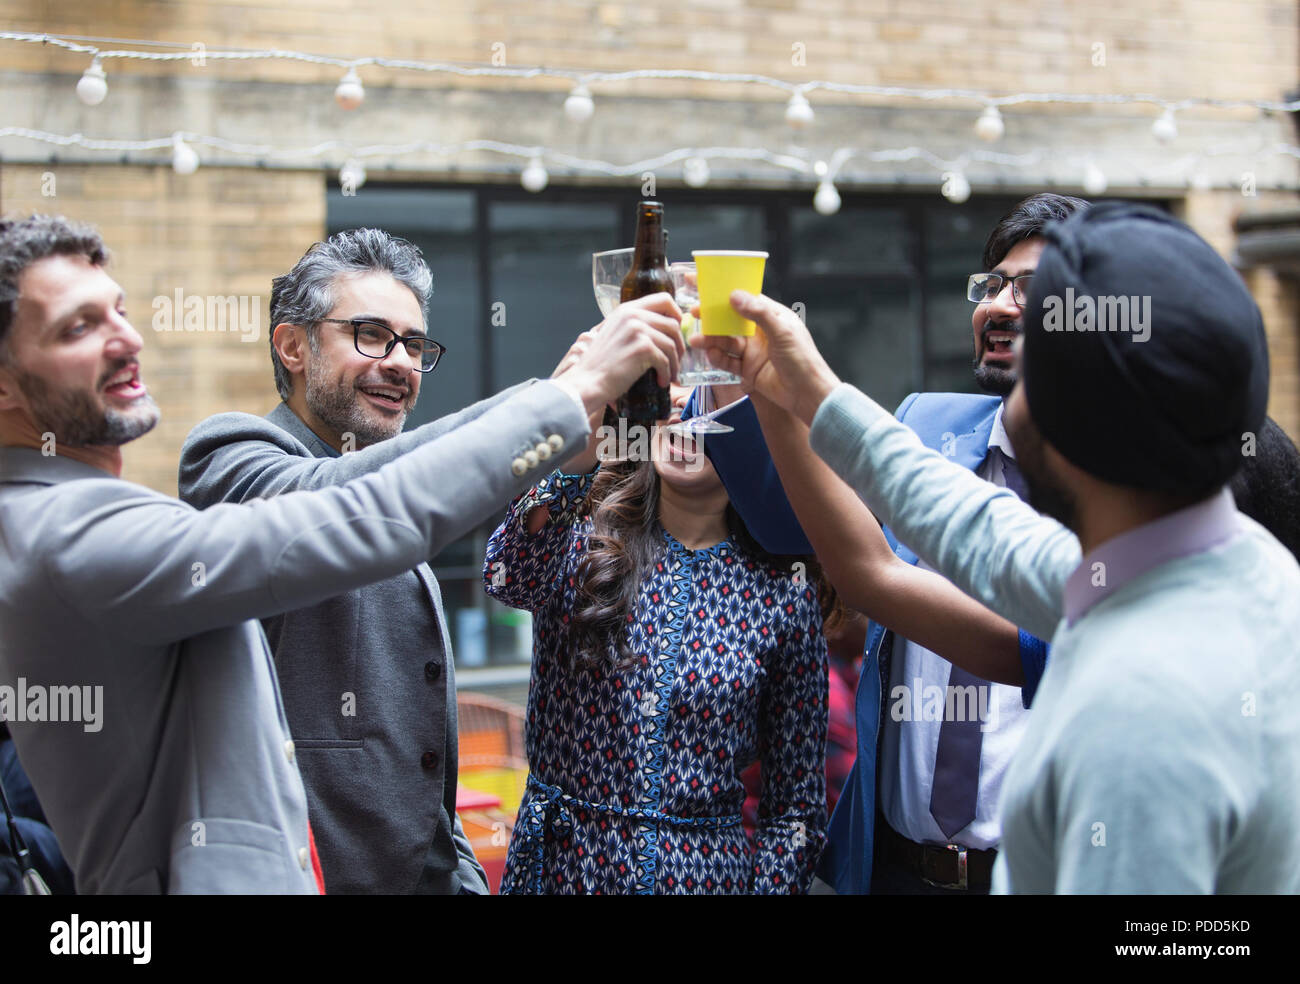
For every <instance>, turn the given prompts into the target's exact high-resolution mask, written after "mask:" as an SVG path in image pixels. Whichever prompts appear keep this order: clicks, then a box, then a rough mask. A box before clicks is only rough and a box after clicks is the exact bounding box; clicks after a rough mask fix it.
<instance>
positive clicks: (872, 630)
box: [684, 393, 1001, 894]
mask: <svg viewBox="0 0 1300 984" xmlns="http://www.w3.org/2000/svg"><path fill="white" fill-rule="evenodd" d="M692 399H694V397H692ZM1000 403H1001V399H1000V398H999V397H996V396H983V395H978V394H968V393H913V394H912V395H911V396H909V397H907V399H905V400H904V401H903V402H902V404H901V405H900V406H899V408H898V412H897V413H896V414H895V416H896V417H897V418H898V419H899V420H901V421H902V422H903V423H905V424H907V425H908V426H909V427H911V428H912V430H914V431H915V432H916V433H917V436H918V437H920V439H921V441H922V443H924V444H925V445H926V447H929V448H932V449H934V450H936V451H939V452H940V453H941V454H946V455H948V456H949V457H951V458H952V459H953V460H954V461H956V462H957V463H958V464H961V465H964V466H965V467H967V468H969V469H971V470H972V471H974V470H976V469H978V468H979V467H980V465H981V464H982V463H983V462H984V459H985V457H986V456H987V455H988V451H989V437H990V435H991V434H992V433H993V420H994V418H995V417H996V416H997V409H998V405H999V404H1000ZM685 415H686V414H684V416H685ZM720 419H722V420H724V421H725V422H726V423H728V424H730V425H731V426H732V427H734V428H735V431H734V432H733V433H732V434H724V435H717V436H710V437H708V438H707V439H706V440H705V442H704V448H705V453H706V454H708V456H709V458H710V460H712V462H713V466H714V468H716V469H717V471H718V474H719V475H720V476H721V478H722V481H723V484H724V485H725V486H726V487H727V493H728V495H729V496H730V497H731V502H732V505H734V506H735V507H736V510H737V512H739V513H740V516H741V518H742V519H743V520H744V521H745V525H746V526H747V527H748V528H749V531H750V533H751V534H753V535H754V537H755V538H756V539H757V540H758V542H759V543H760V544H762V546H763V547H764V548H766V549H768V550H771V551H772V552H774V553H811V552H812V545H811V544H809V542H808V539H807V537H806V536H805V535H804V533H803V530H802V529H801V528H800V527H799V524H798V521H797V520H796V519H795V517H794V510H793V508H791V506H790V502H789V500H788V499H787V498H786V496H785V491H784V489H783V488H782V487H781V481H780V478H779V477H778V476H777V474H776V468H775V466H774V465H773V464H772V459H771V456H770V455H769V454H768V453H767V445H766V444H765V443H764V441H763V436H762V431H761V430H760V429H759V426H758V418H757V416H756V415H755V413H754V409H753V407H752V406H751V404H750V403H749V401H748V400H746V401H745V402H744V403H741V404H739V405H738V406H736V407H734V408H732V409H730V410H728V411H726V412H725V413H723V414H721V415H720ZM884 532H885V538H886V539H887V540H888V541H889V545H890V547H892V548H893V550H894V552H895V553H896V554H897V555H898V556H899V557H901V558H902V559H903V560H904V561H906V562H907V563H909V564H915V563H916V560H917V557H916V554H915V553H913V552H912V551H911V550H910V549H908V548H907V547H906V546H903V545H902V544H900V543H899V542H898V541H897V540H896V539H895V538H894V535H893V533H892V532H890V530H889V529H888V528H886V529H885V531H884ZM892 649H893V633H892V632H888V631H887V630H886V629H885V627H884V626H883V625H880V624H879V623H878V622H874V621H873V622H871V623H870V625H869V626H868V629H867V643H866V649H865V651H864V654H863V663H862V674H861V676H860V677H859V679H858V694H857V731H858V755H857V760H856V761H855V762H854V764H853V771H852V772H851V773H850V774H849V778H848V780H847V781H846V782H845V785H844V789H843V791H842V792H841V793H840V799H839V802H838V803H837V804H836V806H835V812H834V814H833V815H832V816H831V822H830V830H829V836H828V840H827V845H826V850H825V852H824V853H823V854H822V860H821V864H820V866H819V869H818V875H819V877H821V878H822V879H823V880H824V881H826V882H827V883H829V884H830V885H831V886H832V887H833V888H834V889H835V890H836V891H837V892H839V893H841V894H847V893H852V894H865V893H866V892H868V891H869V890H870V888H871V854H872V843H873V832H874V824H875V817H876V748H877V746H878V744H879V739H880V727H881V723H882V722H883V721H884V699H885V695H886V694H887V693H888V691H889V659H890V656H891V654H892Z"/></svg>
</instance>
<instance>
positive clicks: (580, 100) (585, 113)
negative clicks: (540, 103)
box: [564, 83, 596, 123]
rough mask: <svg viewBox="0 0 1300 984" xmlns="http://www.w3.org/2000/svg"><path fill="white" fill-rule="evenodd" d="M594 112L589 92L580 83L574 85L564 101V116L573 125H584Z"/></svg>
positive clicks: (594, 107)
mask: <svg viewBox="0 0 1300 984" xmlns="http://www.w3.org/2000/svg"><path fill="white" fill-rule="evenodd" d="M595 111H596V104H595V102H593V101H592V98H591V90H590V89H588V88H587V87H586V86H585V85H582V84H581V83H579V84H578V85H575V86H574V87H573V89H572V91H571V92H570V93H569V96H568V98H567V99H565V100H564V115H565V116H567V117H568V118H569V119H570V120H572V121H573V122H574V123H586V122H587V120H589V119H591V114H592V113H594V112H595Z"/></svg>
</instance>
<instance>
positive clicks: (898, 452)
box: [698, 291, 1080, 639]
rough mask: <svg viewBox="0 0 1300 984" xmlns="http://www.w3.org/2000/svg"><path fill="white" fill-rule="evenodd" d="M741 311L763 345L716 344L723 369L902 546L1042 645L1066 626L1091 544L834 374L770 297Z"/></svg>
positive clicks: (708, 343) (737, 294)
mask: <svg viewBox="0 0 1300 984" xmlns="http://www.w3.org/2000/svg"><path fill="white" fill-rule="evenodd" d="M731 304H732V306H733V307H734V308H735V309H736V310H737V311H739V312H740V313H741V314H743V315H745V316H746V317H748V318H752V319H753V320H754V321H755V322H756V323H757V324H758V326H759V329H760V330H759V331H758V333H757V334H756V335H755V336H754V337H752V338H722V337H716V336H711V337H705V338H702V339H700V341H699V343H698V344H699V345H700V347H704V348H708V349H709V350H710V358H711V359H716V360H717V361H718V362H722V361H724V359H726V358H727V357H728V356H729V357H730V358H732V359H734V358H735V357H736V356H739V357H740V359H741V368H740V374H741V376H742V377H743V378H744V381H745V382H744V385H745V388H746V389H747V390H748V391H749V392H750V394H751V396H752V395H753V394H755V393H758V394H761V395H762V396H764V397H767V398H768V399H769V400H772V401H773V402H775V403H777V404H779V405H780V406H782V407H784V408H785V409H786V410H788V411H791V412H792V413H794V414H795V416H797V417H798V418H800V419H801V420H802V421H804V422H805V423H807V424H809V425H810V426H811V432H810V435H809V441H810V444H811V446H812V449H813V450H814V451H816V452H817V454H818V455H820V456H821V457H822V458H823V459H824V460H825V461H826V463H827V464H829V465H830V466H831V468H832V470H834V471H835V473H836V474H838V475H839V476H840V477H841V478H842V479H844V481H845V482H846V483H847V484H848V485H849V487H850V488H852V489H853V491H854V492H856V493H857V494H858V496H859V497H860V498H861V499H862V500H863V501H864V502H865V503H866V504H867V506H869V507H870V508H871V509H872V511H873V512H875V514H876V515H877V516H878V517H880V519H881V521H882V522H884V523H885V525H887V526H888V527H889V528H890V529H891V530H892V531H893V532H894V535H895V536H897V537H898V539H899V540H901V541H902V542H904V543H906V544H907V545H908V546H909V547H911V548H912V549H913V550H915V551H916V553H917V554H918V555H919V556H921V557H923V558H924V559H925V560H926V561H927V562H928V563H929V564H930V566H932V567H934V568H935V569H936V570H938V571H939V572H940V573H942V574H943V575H944V576H945V577H947V578H948V579H949V580H950V581H952V582H953V583H954V584H956V585H957V587H959V588H961V589H962V590H963V591H965V592H966V593H967V594H969V595H972V596H973V597H975V598H977V599H979V600H980V601H982V602H984V604H986V605H988V606H989V607H990V608H992V609H993V610H994V611H995V612H997V613H998V614H1000V615H1002V616H1004V617H1005V618H1008V619H1010V620H1011V621H1012V622H1014V623H1016V624H1017V625H1020V626H1021V627H1023V628H1025V629H1027V630H1028V631H1029V632H1030V633H1032V634H1033V635H1035V636H1037V637H1038V638H1040V639H1050V638H1051V636H1052V635H1053V634H1054V632H1055V631H1056V626H1057V624H1058V623H1059V622H1060V619H1061V607H1062V600H1061V595H1062V591H1063V589H1064V585H1065V580H1066V578H1067V577H1068V576H1069V575H1070V573H1071V572H1072V571H1073V570H1074V568H1075V567H1077V566H1078V564H1079V560H1080V553H1079V541H1078V540H1077V539H1076V538H1075V537H1074V535H1073V534H1072V533H1071V532H1070V531H1069V530H1067V529H1066V528H1065V527H1064V526H1062V525H1061V524H1060V523H1057V522H1056V521H1055V520H1052V519H1048V518H1047V517H1044V516H1041V515H1039V514H1038V513H1037V512H1036V511H1035V510H1034V509H1033V508H1032V507H1030V506H1029V505H1027V504H1025V503H1023V502H1021V501H1020V500H1019V499H1018V498H1016V496H1015V494H1014V493H1012V492H1009V491H1007V490H1005V489H998V488H996V487H994V486H992V485H990V484H989V483H988V482H985V481H984V480H983V479H981V478H978V477H977V476H975V475H974V474H973V473H971V472H969V471H967V470H966V469H965V468H963V467H961V466H960V465H958V464H956V463H954V462H951V461H949V460H947V459H946V458H944V457H943V456H942V455H940V454H937V453H935V452H933V451H930V450H928V449H926V448H925V447H924V446H923V445H922V444H921V443H920V441H919V440H918V439H917V437H916V435H915V434H914V433H913V432H912V431H911V430H910V429H909V428H908V427H906V426H904V425H903V424H901V423H899V422H898V421H896V420H895V419H894V418H893V416H892V415H891V414H890V413H889V412H888V411H886V410H884V409H883V408H882V407H880V406H879V405H878V404H876V403H875V402H874V401H872V400H871V399H870V398H868V397H867V396H865V395H864V394H862V393H860V392H859V391H858V390H856V389H854V388H853V387H852V386H850V385H848V384H847V383H841V382H840V380H839V377H837V376H836V375H835V373H834V372H833V371H832V370H831V368H830V366H828V365H827V364H826V360H825V359H823V358H822V356H821V353H820V352H818V351H817V346H816V345H815V344H814V343H813V340H812V336H811V335H810V334H809V333H808V329H807V327H806V326H805V325H804V324H803V322H802V321H801V320H800V319H799V318H798V316H796V315H795V314H794V312H793V311H791V310H790V309H789V308H787V307H784V306H782V305H780V304H778V303H776V302H775V301H773V300H771V299H770V298H767V297H763V296H762V295H751V294H746V293H745V292H743V291H734V292H733V293H732V295H731Z"/></svg>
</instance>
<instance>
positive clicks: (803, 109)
mask: <svg viewBox="0 0 1300 984" xmlns="http://www.w3.org/2000/svg"><path fill="white" fill-rule="evenodd" d="M816 116H817V114H816V113H814V112H813V108H812V106H810V105H809V104H808V97H807V96H805V95H804V94H803V93H802V92H800V91H799V90H798V89H795V90H794V92H792V93H790V101H789V102H788V103H786V106H785V121H786V122H787V123H789V124H790V125H791V126H792V127H794V128H795V129H796V130H801V129H803V128H804V127H806V126H811V125H812V121H813V120H814V119H815V118H816Z"/></svg>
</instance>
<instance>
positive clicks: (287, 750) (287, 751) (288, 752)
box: [284, 741, 293, 762]
mask: <svg viewBox="0 0 1300 984" xmlns="http://www.w3.org/2000/svg"><path fill="white" fill-rule="evenodd" d="M284 757H285V758H287V759H288V760H289V761H290V762H292V761H293V742H292V741H286V742H285V743H284Z"/></svg>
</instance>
